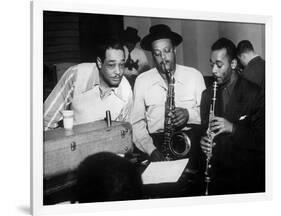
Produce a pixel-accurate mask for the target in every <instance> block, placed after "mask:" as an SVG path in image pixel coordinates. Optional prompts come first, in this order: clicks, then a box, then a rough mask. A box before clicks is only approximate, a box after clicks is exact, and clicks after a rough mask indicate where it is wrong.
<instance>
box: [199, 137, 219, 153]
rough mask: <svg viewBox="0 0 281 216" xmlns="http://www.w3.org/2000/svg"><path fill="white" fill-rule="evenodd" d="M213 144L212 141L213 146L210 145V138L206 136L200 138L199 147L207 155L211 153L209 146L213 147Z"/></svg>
mask: <svg viewBox="0 0 281 216" xmlns="http://www.w3.org/2000/svg"><path fill="white" fill-rule="evenodd" d="M215 145H216V144H215V143H213V146H212V145H211V140H210V139H209V137H208V136H203V137H202V138H201V140H200V146H201V149H202V151H203V152H204V153H205V154H206V155H207V156H208V154H209V153H211V148H213V147H214V146H215Z"/></svg>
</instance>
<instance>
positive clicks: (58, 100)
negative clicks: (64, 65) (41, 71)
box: [44, 67, 76, 130]
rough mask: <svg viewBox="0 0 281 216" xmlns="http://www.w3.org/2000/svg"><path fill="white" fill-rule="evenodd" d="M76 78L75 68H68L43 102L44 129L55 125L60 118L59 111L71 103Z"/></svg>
mask: <svg viewBox="0 0 281 216" xmlns="http://www.w3.org/2000/svg"><path fill="white" fill-rule="evenodd" d="M75 79H76V69H73V67H71V68H69V69H68V70H67V71H66V72H65V73H64V75H63V76H62V78H61V79H60V80H59V82H58V83H57V85H56V86H55V88H54V89H53V91H52V92H51V94H50V95H49V96H48V98H47V99H46V101H45V102H44V130H48V129H52V128H56V127H57V123H58V122H59V121H60V120H62V114H61V111H62V110H63V109H65V108H66V106H67V105H68V104H70V103H71V101H72V97H73V90H74V82H75Z"/></svg>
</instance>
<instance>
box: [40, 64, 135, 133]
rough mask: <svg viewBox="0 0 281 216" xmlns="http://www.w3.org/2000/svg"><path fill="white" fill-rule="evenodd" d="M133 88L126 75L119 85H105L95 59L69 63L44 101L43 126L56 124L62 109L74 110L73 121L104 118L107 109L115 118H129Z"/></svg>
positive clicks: (60, 116) (47, 126)
mask: <svg viewBox="0 0 281 216" xmlns="http://www.w3.org/2000/svg"><path fill="white" fill-rule="evenodd" d="M131 107H132V91H131V87H130V84H129V83H128V81H127V80H126V78H125V77H123V78H122V80H121V82H120V84H119V86H118V87H117V88H111V89H106V90H105V89H103V88H102V87H101V86H100V82H99V71H98V68H97V67H96V64H95V63H82V64H78V65H75V66H72V67H70V68H69V69H68V70H67V71H66V72H65V73H64V74H63V76H62V78H61V79H60V80H59V82H58V83H57V85H56V86H55V88H54V89H53V91H52V92H51V94H50V95H49V96H48V98H47V99H46V101H45V102H44V130H48V129H51V128H56V127H57V126H58V122H59V121H60V120H62V113H61V111H62V110H65V109H72V110H73V111H74V125H76V124H82V123H87V122H91V121H96V120H101V119H104V117H105V112H106V110H110V111H111V117H112V119H113V120H116V121H129V116H130V112H131Z"/></svg>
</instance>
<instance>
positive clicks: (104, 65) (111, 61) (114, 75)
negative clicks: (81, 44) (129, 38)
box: [97, 48, 125, 87]
mask: <svg viewBox="0 0 281 216" xmlns="http://www.w3.org/2000/svg"><path fill="white" fill-rule="evenodd" d="M97 62H98V66H99V68H100V72H99V73H100V79H101V82H103V84H105V85H107V86H108V87H118V85H119V84H120V82H121V79H122V77H123V73H124V69H125V55H124V51H123V50H119V49H112V48H110V49H107V50H106V52H105V59H104V61H103V62H101V61H100V59H98V61H97Z"/></svg>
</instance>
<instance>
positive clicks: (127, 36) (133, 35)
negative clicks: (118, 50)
mask: <svg viewBox="0 0 281 216" xmlns="http://www.w3.org/2000/svg"><path fill="white" fill-rule="evenodd" d="M121 39H122V41H123V42H126V41H129V42H134V43H137V42H139V41H140V37H139V36H138V30H137V29H135V28H133V27H130V26H129V27H127V28H126V30H124V31H123V32H122V34H121Z"/></svg>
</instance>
